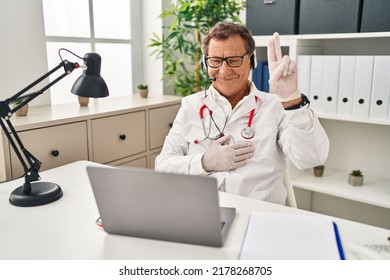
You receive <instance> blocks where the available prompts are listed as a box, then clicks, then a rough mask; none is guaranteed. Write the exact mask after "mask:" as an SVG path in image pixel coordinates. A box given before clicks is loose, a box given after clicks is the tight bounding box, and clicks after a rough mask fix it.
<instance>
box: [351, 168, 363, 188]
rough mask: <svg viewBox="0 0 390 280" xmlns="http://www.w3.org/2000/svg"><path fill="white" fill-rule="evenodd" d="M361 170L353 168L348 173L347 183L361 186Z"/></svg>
mask: <svg viewBox="0 0 390 280" xmlns="http://www.w3.org/2000/svg"><path fill="white" fill-rule="evenodd" d="M363 179H364V177H363V172H362V171H361V170H360V169H354V170H352V172H351V173H350V174H349V177H348V183H349V184H350V185H352V186H363Z"/></svg>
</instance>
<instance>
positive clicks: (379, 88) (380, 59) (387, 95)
mask: <svg viewBox="0 0 390 280" xmlns="http://www.w3.org/2000/svg"><path fill="white" fill-rule="evenodd" d="M389 99H390V56H375V57H374V70H373V77H372V90H371V104H370V105H371V106H370V119H371V120H387V117H388V114H389Z"/></svg>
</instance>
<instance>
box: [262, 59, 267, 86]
mask: <svg viewBox="0 0 390 280" xmlns="http://www.w3.org/2000/svg"><path fill="white" fill-rule="evenodd" d="M262 65H263V89H262V90H263V91H264V92H269V69H268V62H264V63H263V64H262Z"/></svg>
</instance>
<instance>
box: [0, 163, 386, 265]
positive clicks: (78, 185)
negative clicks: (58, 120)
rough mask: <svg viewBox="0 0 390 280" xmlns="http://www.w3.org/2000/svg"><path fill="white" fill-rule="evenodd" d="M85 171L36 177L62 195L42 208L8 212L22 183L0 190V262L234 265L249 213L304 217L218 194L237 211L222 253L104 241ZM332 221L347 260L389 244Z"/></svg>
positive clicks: (382, 233) (66, 169)
mask: <svg viewBox="0 0 390 280" xmlns="http://www.w3.org/2000/svg"><path fill="white" fill-rule="evenodd" d="M87 165H97V164H96V163H91V162H88V161H79V162H75V163H72V164H68V165H65V166H62V167H58V168H55V169H51V170H48V171H44V172H42V173H41V174H40V175H41V177H42V180H43V181H50V182H55V183H57V184H59V185H60V186H61V188H62V189H63V191H64V196H63V197H62V198H61V199H60V200H58V201H56V202H54V203H51V204H48V205H44V206H39V207H31V208H20V207H15V206H12V205H11V204H10V203H9V202H8V199H9V195H10V193H11V192H12V191H13V190H14V189H15V188H17V187H18V186H20V185H21V183H22V180H21V179H18V180H16V181H12V182H7V183H3V184H0V225H1V230H0V259H40V260H42V259H77V260H81V259H91V260H98V259H221V260H222V259H237V257H238V254H239V252H240V247H241V243H242V240H243V237H244V233H245V229H246V225H247V222H248V218H249V215H250V213H251V212H252V211H273V212H297V213H310V212H306V211H303V210H298V209H294V208H289V207H284V206H279V205H275V204H271V203H266V202H261V201H257V200H253V199H249V198H245V197H240V196H236V195H232V194H226V193H221V194H220V204H221V206H233V207H236V209H237V214H236V217H235V220H234V223H233V225H232V228H231V231H230V234H229V236H228V239H227V241H226V243H225V245H224V247H222V248H213V247H206V246H196V245H187V244H180V243H172V242H164V241H156V240H148V239H141V238H132V237H123V236H115V235H108V234H106V233H105V232H104V231H102V230H100V229H98V228H97V227H96V225H95V220H96V218H97V217H98V216H99V213H98V209H97V206H96V204H95V200H94V197H93V193H92V189H91V186H90V183H89V180H88V177H87V173H86V171H85V167H86V166H87ZM312 214H313V215H317V214H314V213H312ZM334 220H335V221H336V222H337V224H338V226H339V231H340V235H341V239H342V241H343V245H344V247H345V251H346V252H345V253H346V256H347V258H353V256H352V255H351V254H350V253H349V252H348V244H351V243H352V244H361V245H363V244H373V243H374V244H388V243H389V241H388V238H389V237H390V231H389V230H386V229H382V228H377V227H373V226H368V225H364V224H359V223H356V222H351V221H347V220H342V219H336V218H335V219H334Z"/></svg>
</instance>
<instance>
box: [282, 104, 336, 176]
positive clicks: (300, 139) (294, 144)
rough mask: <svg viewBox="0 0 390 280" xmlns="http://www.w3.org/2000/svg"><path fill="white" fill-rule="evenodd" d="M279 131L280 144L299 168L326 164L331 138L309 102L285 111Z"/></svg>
mask: <svg viewBox="0 0 390 280" xmlns="http://www.w3.org/2000/svg"><path fill="white" fill-rule="evenodd" d="M281 110H283V111H284V109H283V108H281ZM279 131H280V132H279V145H280V146H281V148H282V150H283V152H284V153H285V154H286V155H287V157H288V158H289V160H290V161H291V162H292V163H293V164H294V165H295V166H296V167H297V168H298V169H305V168H311V167H314V166H317V165H321V164H324V162H325V161H326V159H327V157H328V153H329V138H328V136H327V134H326V132H325V130H324V128H323V127H322V125H321V123H320V121H319V120H318V117H317V116H316V115H315V114H314V112H313V111H312V110H311V109H310V105H309V104H308V105H306V106H304V107H302V108H300V109H296V110H291V111H284V114H283V117H282V120H281V123H280V130H279Z"/></svg>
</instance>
